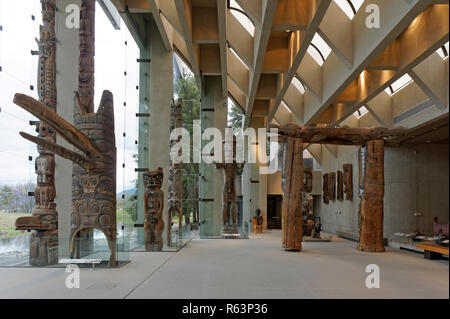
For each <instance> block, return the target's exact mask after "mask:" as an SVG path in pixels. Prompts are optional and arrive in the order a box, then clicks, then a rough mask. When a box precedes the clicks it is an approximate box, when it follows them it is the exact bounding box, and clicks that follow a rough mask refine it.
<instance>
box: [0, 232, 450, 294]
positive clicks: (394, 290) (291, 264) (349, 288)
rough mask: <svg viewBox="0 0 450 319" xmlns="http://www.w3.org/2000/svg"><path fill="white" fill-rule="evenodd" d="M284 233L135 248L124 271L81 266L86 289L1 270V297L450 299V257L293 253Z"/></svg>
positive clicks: (54, 273)
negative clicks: (374, 278)
mask: <svg viewBox="0 0 450 319" xmlns="http://www.w3.org/2000/svg"><path fill="white" fill-rule="evenodd" d="M280 236H281V234H280V232H279V231H274V232H271V233H264V234H260V235H253V236H252V238H251V239H250V240H214V239H211V240H193V241H192V242H191V243H190V244H189V245H188V246H187V247H186V248H184V249H182V250H181V251H179V252H177V253H131V254H130V257H131V260H132V262H131V263H130V264H128V265H126V266H124V267H122V268H119V269H94V270H93V271H90V270H89V269H81V271H80V273H81V275H80V285H81V286H80V288H79V289H76V288H74V289H68V288H66V285H65V280H66V276H67V275H69V273H66V272H65V269H61V268H59V269H42V268H40V269H35V268H0V298H192V299H194V298H449V285H448V283H449V265H448V260H440V261H435V260H433V261H430V260H426V259H424V258H423V256H422V255H421V254H417V253H411V252H405V251H400V250H397V249H389V248H388V250H387V251H386V252H385V253H377V254H369V253H363V252H359V251H357V250H356V249H355V243H354V242H351V241H347V240H343V239H339V238H334V239H333V242H331V243H316V242H308V243H304V246H303V247H304V250H303V251H302V252H300V253H298V252H286V251H283V250H282V249H281V244H280ZM369 264H376V265H378V266H379V269H380V288H373V289H368V288H367V287H366V284H365V282H366V277H367V276H368V275H369V273H366V272H365V270H366V266H367V265H369Z"/></svg>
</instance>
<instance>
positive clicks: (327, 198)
mask: <svg viewBox="0 0 450 319" xmlns="http://www.w3.org/2000/svg"><path fill="white" fill-rule="evenodd" d="M322 178H323V182H322V188H323V192H322V199H323V202H324V203H325V204H328V203H329V202H330V192H329V175H328V174H323V176H322Z"/></svg>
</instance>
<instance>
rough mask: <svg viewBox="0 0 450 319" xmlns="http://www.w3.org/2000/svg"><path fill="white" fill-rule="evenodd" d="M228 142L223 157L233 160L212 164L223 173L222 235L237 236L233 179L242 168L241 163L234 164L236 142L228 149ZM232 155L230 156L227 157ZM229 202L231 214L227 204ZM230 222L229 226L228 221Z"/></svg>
mask: <svg viewBox="0 0 450 319" xmlns="http://www.w3.org/2000/svg"><path fill="white" fill-rule="evenodd" d="M228 144H231V143H228V142H225V154H226V155H225V157H226V158H227V157H229V158H230V160H231V158H233V161H232V162H231V163H226V162H227V161H225V163H214V164H215V166H216V168H217V169H221V170H222V172H223V178H224V183H223V193H222V217H223V226H222V234H237V233H238V229H237V193H236V185H235V178H236V174H237V172H238V171H239V170H240V169H242V167H243V166H244V164H243V163H240V164H238V163H236V160H235V154H236V141H235V140H234V141H233V142H232V146H231V147H228ZM230 154H232V156H229V155H230ZM230 202H231V214H230V208H229V204H230ZM230 220H231V225H230V223H229V221H230Z"/></svg>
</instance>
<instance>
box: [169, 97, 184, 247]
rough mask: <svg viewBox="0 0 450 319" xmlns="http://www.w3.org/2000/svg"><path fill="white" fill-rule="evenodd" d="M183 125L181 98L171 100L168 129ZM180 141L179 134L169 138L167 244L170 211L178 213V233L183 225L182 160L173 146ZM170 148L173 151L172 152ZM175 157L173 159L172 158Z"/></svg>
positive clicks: (178, 151)
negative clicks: (171, 138)
mask: <svg viewBox="0 0 450 319" xmlns="http://www.w3.org/2000/svg"><path fill="white" fill-rule="evenodd" d="M182 126H183V104H182V101H181V99H178V101H177V103H175V101H173V100H172V103H171V105H170V131H171V132H173V130H175V129H180V128H182ZM177 143H181V136H178V140H170V152H171V153H170V159H169V166H170V168H169V194H168V195H169V196H168V201H169V209H168V225H167V245H170V244H171V242H172V213H173V212H176V213H178V234H181V228H182V226H183V162H182V161H181V155H182V149H181V147H180V148H178V149H177V148H176V147H174V146H175V145H176V144H177ZM172 150H173V151H174V152H175V153H172ZM174 159H175V160H174Z"/></svg>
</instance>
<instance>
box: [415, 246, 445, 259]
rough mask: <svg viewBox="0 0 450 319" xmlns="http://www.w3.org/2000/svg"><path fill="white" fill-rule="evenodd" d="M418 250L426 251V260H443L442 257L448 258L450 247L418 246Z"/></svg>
mask: <svg viewBox="0 0 450 319" xmlns="http://www.w3.org/2000/svg"><path fill="white" fill-rule="evenodd" d="M417 248H420V249H423V250H424V257H425V258H426V259H431V260H433V259H441V258H442V255H447V256H448V247H444V246H438V245H432V244H417Z"/></svg>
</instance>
